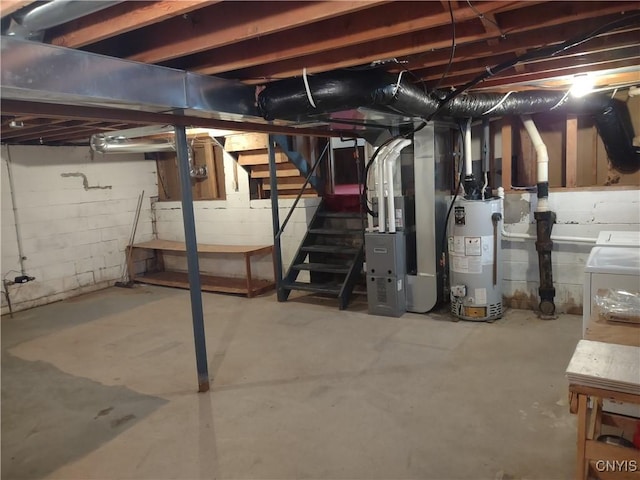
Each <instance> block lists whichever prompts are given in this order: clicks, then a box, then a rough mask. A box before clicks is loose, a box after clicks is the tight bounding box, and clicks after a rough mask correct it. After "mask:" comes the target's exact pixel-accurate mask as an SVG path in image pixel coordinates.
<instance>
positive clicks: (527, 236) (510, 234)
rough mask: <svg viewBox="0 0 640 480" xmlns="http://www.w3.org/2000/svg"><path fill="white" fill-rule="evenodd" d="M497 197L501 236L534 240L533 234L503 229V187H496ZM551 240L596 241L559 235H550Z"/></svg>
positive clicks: (594, 239) (594, 241)
mask: <svg viewBox="0 0 640 480" xmlns="http://www.w3.org/2000/svg"><path fill="white" fill-rule="evenodd" d="M498 197H499V198H500V213H501V214H502V219H503V222H502V231H501V232H500V233H501V234H502V236H503V237H504V238H505V239H507V240H512V239H515V238H519V239H522V240H536V239H537V237H536V236H535V235H531V234H529V233H516V232H507V231H506V230H505V229H504V223H505V222H504V188H502V187H498ZM551 240H553V241H554V242H561V243H596V241H597V239H596V238H591V237H573V236H566V235H565V236H560V235H551Z"/></svg>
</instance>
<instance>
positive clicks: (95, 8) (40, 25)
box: [2, 0, 121, 40]
mask: <svg viewBox="0 0 640 480" xmlns="http://www.w3.org/2000/svg"><path fill="white" fill-rule="evenodd" d="M117 3H121V2H120V1H109V0H92V1H87V0H80V1H79V0H51V1H49V2H36V4H35V6H33V7H31V6H28V7H26V8H24V9H21V10H19V11H18V12H16V13H15V14H14V15H12V16H11V23H10V25H9V27H8V28H7V31H6V32H2V34H3V35H10V36H16V37H18V38H26V39H29V40H42V37H43V36H44V32H45V30H47V29H49V28H52V27H56V26H58V25H62V24H63V23H67V22H70V21H72V20H75V19H77V18H81V17H84V16H86V15H89V14H91V13H95V12H99V11H100V10H104V9H105V8H107V7H111V6H112V5H115V4H117Z"/></svg>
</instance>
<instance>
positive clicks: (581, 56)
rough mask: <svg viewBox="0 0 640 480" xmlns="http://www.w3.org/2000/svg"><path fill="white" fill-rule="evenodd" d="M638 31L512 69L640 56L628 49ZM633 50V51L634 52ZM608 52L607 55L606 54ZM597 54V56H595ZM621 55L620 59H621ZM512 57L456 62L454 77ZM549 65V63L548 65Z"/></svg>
mask: <svg viewBox="0 0 640 480" xmlns="http://www.w3.org/2000/svg"><path fill="white" fill-rule="evenodd" d="M638 34H639V31H638V30H632V31H629V32H625V33H623V34H619V35H613V36H611V37H609V36H603V37H600V38H597V39H595V40H593V41H592V42H591V43H590V44H589V45H588V50H584V49H583V48H584V47H586V45H583V48H579V47H578V48H576V49H574V50H569V51H567V52H566V53H565V54H563V55H562V56H561V57H546V58H540V59H536V60H530V61H528V62H525V63H522V64H520V65H521V66H523V67H526V69H525V70H522V71H519V70H518V68H517V66H516V67H514V68H515V71H516V72H517V73H524V72H525V71H531V70H530V68H529V67H530V66H531V65H533V64H538V63H545V62H556V61H558V58H563V59H570V58H574V60H573V61H574V62H575V61H576V60H575V57H578V60H582V61H586V62H589V59H590V58H599V59H602V60H607V59H610V60H619V59H620V58H624V56H631V57H632V56H634V54H640V49H639V48H637V47H629V42H630V41H632V39H633V38H638ZM616 50H623V51H622V52H617V53H616V52H615V51H616ZM634 50H635V51H634ZM607 52H609V53H607ZM596 54H599V55H596ZM621 55H622V57H621ZM513 57H514V55H513V54H512V53H503V54H501V55H493V56H490V57H486V58H479V59H474V60H467V61H462V62H456V63H455V64H454V65H455V72H456V75H465V74H470V73H474V72H475V73H476V74H479V73H482V72H484V71H485V70H486V68H487V67H489V68H491V67H493V66H494V65H498V64H500V63H502V62H506V61H509V60H512V59H513ZM560 63H561V64H562V65H564V64H566V62H560ZM549 65H551V63H549ZM414 75H417V76H418V77H420V78H422V79H424V80H426V81H428V80H434V79H437V78H440V76H441V69H440V68H438V67H433V68H430V69H425V70H417V71H414Z"/></svg>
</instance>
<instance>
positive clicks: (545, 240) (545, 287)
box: [533, 182, 556, 317]
mask: <svg viewBox="0 0 640 480" xmlns="http://www.w3.org/2000/svg"><path fill="white" fill-rule="evenodd" d="M544 183H546V182H544ZM540 187H541V184H540V183H539V184H538V189H539V190H538V192H540V191H541V190H542V191H543V192H544V191H545V188H544V186H543V187H542V189H540ZM548 190H549V188H548V184H546V191H547V192H548ZM538 198H541V196H540V193H539V194H538ZM533 215H534V217H535V219H536V234H537V240H536V250H537V251H538V269H539V270H540V287H539V288H538V294H539V295H540V305H539V308H540V312H541V313H542V314H543V315H544V316H547V317H551V316H553V314H554V313H555V311H556V305H555V303H554V297H555V295H556V289H555V288H554V287H553V269H552V265H551V251H552V250H553V241H551V230H552V229H553V224H554V223H555V222H556V214H555V213H554V212H551V211H546V212H535V213H534V214H533Z"/></svg>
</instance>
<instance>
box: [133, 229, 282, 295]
mask: <svg viewBox="0 0 640 480" xmlns="http://www.w3.org/2000/svg"><path fill="white" fill-rule="evenodd" d="M128 248H129V249H146V250H153V251H154V254H155V262H154V263H155V267H154V268H153V269H152V271H148V272H145V273H143V274H136V273H135V269H134V266H133V260H132V258H133V255H128V258H129V259H130V261H129V265H128V269H129V278H130V279H131V280H133V281H135V282H140V283H148V284H152V285H162V286H167V287H177V288H186V289H188V288H189V278H188V275H187V273H185V272H176V271H167V270H165V268H164V258H163V252H186V247H185V244H184V243H182V242H173V241H170V240H159V239H158V240H150V241H148V242H142V243H136V244H135V245H130V246H129V247H128ZM197 248H198V254H222V255H242V257H243V258H244V261H245V272H246V275H245V277H244V278H235V277H219V276H215V275H203V274H200V282H201V289H202V290H203V291H205V292H220V293H235V294H243V295H246V296H247V297H249V298H251V297H253V296H255V295H259V294H261V293H263V292H266V291H268V290H270V289H272V288H274V287H275V282H273V281H270V280H256V279H253V277H252V275H251V257H253V256H262V255H267V254H270V255H271V256H272V260H273V246H272V245H209V244H198V247H197Z"/></svg>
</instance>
